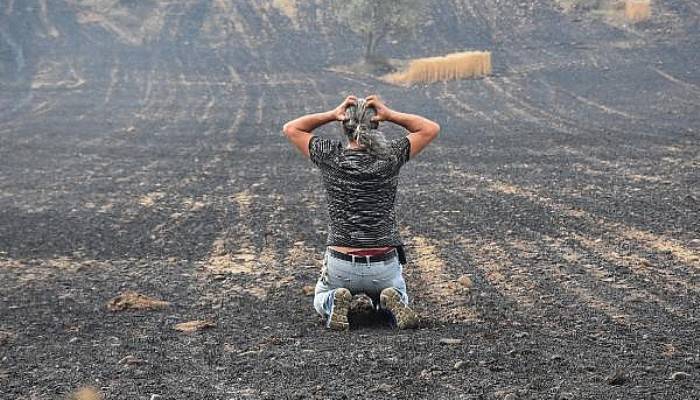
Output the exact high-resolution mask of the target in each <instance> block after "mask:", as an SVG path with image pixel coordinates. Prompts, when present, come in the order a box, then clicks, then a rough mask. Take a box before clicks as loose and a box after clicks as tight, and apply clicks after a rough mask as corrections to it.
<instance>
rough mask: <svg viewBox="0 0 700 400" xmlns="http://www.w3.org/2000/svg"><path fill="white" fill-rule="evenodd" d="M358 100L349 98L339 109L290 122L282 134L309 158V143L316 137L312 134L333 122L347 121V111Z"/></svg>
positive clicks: (352, 97)
mask: <svg viewBox="0 0 700 400" xmlns="http://www.w3.org/2000/svg"><path fill="white" fill-rule="evenodd" d="M356 101H357V98H355V96H348V97H347V98H346V99H345V100H344V101H343V102H342V103H341V104H340V105H339V106H338V107H336V108H335V109H333V110H331V111H326V112H322V113H316V114H308V115H304V116H301V117H299V118H297V119H295V120H292V121H289V122H287V123H286V124H284V127H282V132H284V135H285V136H286V137H287V139H289V141H290V142H292V144H294V146H296V147H297V148H298V149H299V151H301V152H302V154H304V155H305V156H306V157H309V142H310V141H311V138H312V137H313V136H314V135H313V134H312V133H311V132H313V131H314V129H316V128H318V127H320V126H322V125H325V124H327V123H329V122H333V121H343V120H344V119H345V109H346V108H347V107H348V106H349V105H351V104H355V102H356Z"/></svg>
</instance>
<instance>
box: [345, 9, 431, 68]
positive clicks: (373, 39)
mask: <svg viewBox="0 0 700 400" xmlns="http://www.w3.org/2000/svg"><path fill="white" fill-rule="evenodd" d="M334 7H335V12H336V15H337V16H338V19H339V20H340V22H341V23H343V24H345V25H347V26H348V27H349V28H350V29H351V30H352V31H353V32H355V33H357V34H359V35H362V36H363V37H364V39H365V41H366V47H365V59H366V60H367V61H371V60H372V59H374V58H376V54H375V51H376V47H377V44H379V43H380V42H381V41H383V40H385V39H386V38H388V37H393V38H398V37H400V36H404V35H407V34H411V33H414V32H415V31H416V28H417V27H418V26H419V24H421V23H422V22H423V21H422V18H423V16H424V15H425V12H424V11H425V9H426V6H425V2H423V1H421V0H335V2H334Z"/></svg>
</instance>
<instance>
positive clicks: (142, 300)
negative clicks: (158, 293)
mask: <svg viewBox="0 0 700 400" xmlns="http://www.w3.org/2000/svg"><path fill="white" fill-rule="evenodd" d="M169 305H170V303H168V302H167V301H162V300H158V299H154V298H153V297H149V296H146V295H143V294H141V293H137V292H132V291H128V292H124V293H122V294H120V295H118V296H116V297H114V298H113V299H111V300H110V301H108V302H107V309H108V310H110V311H125V310H162V309H163V308H166V307H168V306H169Z"/></svg>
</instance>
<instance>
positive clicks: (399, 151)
mask: <svg viewBox="0 0 700 400" xmlns="http://www.w3.org/2000/svg"><path fill="white" fill-rule="evenodd" d="M390 144H391V151H392V154H393V155H395V156H396V159H397V161H398V167H399V168H401V167H402V166H403V165H404V164H405V163H406V162H407V161H408V159H409V157H410V155H411V141H409V140H408V138H407V137H405V136H404V137H402V138H401V139H396V140H392V141H391V142H390Z"/></svg>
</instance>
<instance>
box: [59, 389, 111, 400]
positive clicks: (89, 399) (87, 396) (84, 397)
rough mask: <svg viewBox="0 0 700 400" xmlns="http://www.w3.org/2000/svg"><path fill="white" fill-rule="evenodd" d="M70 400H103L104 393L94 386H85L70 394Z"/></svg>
mask: <svg viewBox="0 0 700 400" xmlns="http://www.w3.org/2000/svg"><path fill="white" fill-rule="evenodd" d="M68 399H69V400H103V399H104V395H103V394H102V393H100V391H99V390H97V389H96V388H94V387H92V386H83V387H81V388H79V389H77V390H76V391H75V392H73V393H71V394H70V395H69V396H68Z"/></svg>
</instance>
